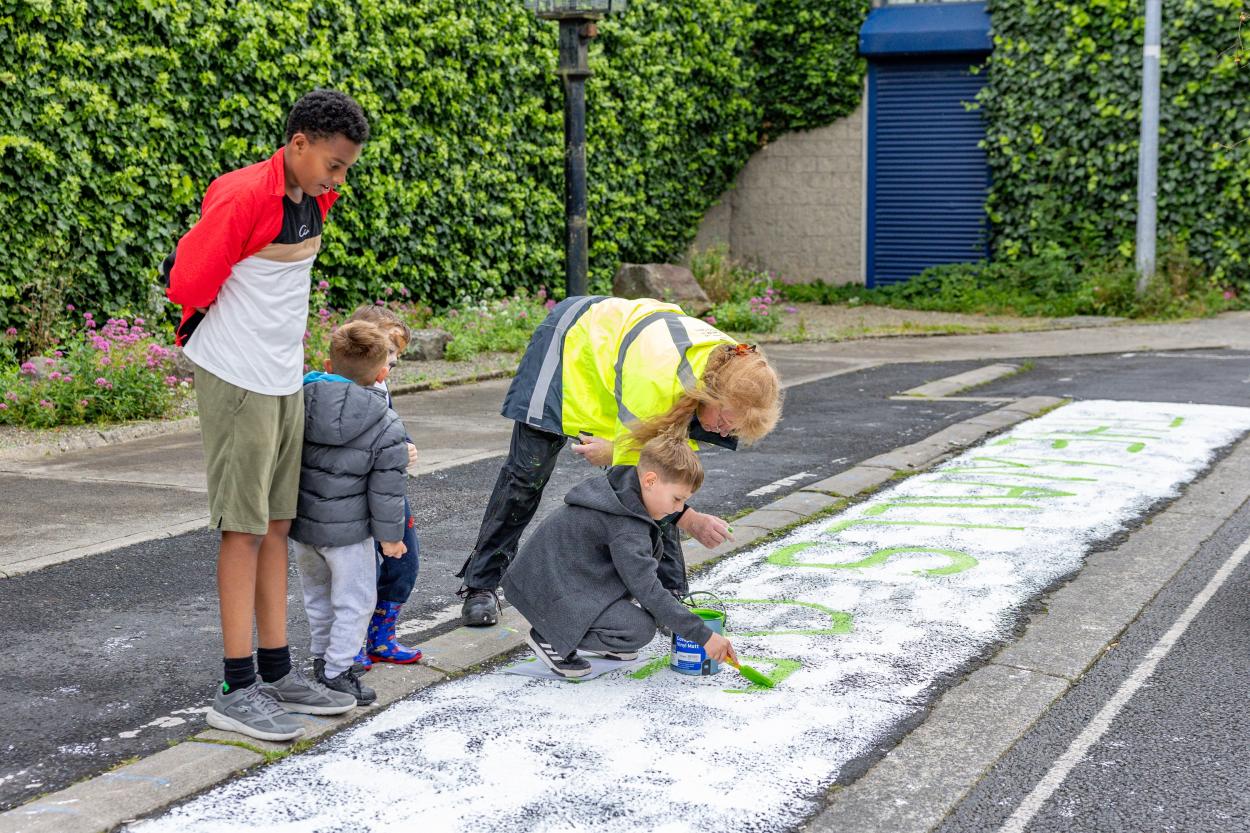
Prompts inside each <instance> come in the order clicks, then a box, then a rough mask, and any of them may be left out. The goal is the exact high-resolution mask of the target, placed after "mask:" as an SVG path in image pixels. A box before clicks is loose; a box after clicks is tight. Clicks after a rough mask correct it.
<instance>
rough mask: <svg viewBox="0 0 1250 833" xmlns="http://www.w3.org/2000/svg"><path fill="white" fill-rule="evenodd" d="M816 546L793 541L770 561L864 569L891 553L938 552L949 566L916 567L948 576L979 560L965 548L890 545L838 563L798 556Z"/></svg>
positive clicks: (924, 572)
mask: <svg viewBox="0 0 1250 833" xmlns="http://www.w3.org/2000/svg"><path fill="white" fill-rule="evenodd" d="M814 546H817V544H816V543H815V542H803V543H799V544H791V545H790V546H788V547H782V548H781V549H780V550H778V551H777V552H775V553H773V555H772V556H770V557H769V559H768V562H769V563H770V564H776V565H777V566H779V567H813V568H818V569H822V570H861V569H865V568H868V567H880V566H881V565H882V564H884V563H885V562H886V561H888V560H889V559H890V558H891V557H893V556H895V555H906V554H910V553H933V554H936V555H945V556H948V557H949V558H950V559H951V563H950V565H949V566H946V567H937V568H934V569H932V570H916V571H915V574H916V575H918V576H949V575H954V574H955V573H962V572H963V571H964V570H970V569H972V568H973V567H975V566H977V560H976V559H975V558H973V557H972V556H970V555H968V554H967V553H965V552H960V551H959V550H948V549H941V548H935V547H890V548H887V549H881V550H877V551H876V552H874V553H872V554H871V555H869V556H868V557H867V558H862V559H860V560H859V561H846V562H842V563H838V564H819V563H815V562H808V561H799V560H798V559H797V558H795V556H796V555H798V554H799V553H800V552H802V551H803V550H806V549H809V548H811V547H814Z"/></svg>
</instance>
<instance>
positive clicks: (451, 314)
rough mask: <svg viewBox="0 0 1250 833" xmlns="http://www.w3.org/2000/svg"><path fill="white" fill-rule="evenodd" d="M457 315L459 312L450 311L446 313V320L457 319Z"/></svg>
mask: <svg viewBox="0 0 1250 833" xmlns="http://www.w3.org/2000/svg"><path fill="white" fill-rule="evenodd" d="M459 315H460V311H459V310H452V311H451V312H449V313H447V317H448V318H457V317H459Z"/></svg>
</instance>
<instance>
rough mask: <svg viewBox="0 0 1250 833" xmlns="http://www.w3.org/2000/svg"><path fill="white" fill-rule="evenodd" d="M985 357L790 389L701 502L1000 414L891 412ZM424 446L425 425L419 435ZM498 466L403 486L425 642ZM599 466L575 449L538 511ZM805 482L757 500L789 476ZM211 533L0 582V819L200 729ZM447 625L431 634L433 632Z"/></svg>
mask: <svg viewBox="0 0 1250 833" xmlns="http://www.w3.org/2000/svg"><path fill="white" fill-rule="evenodd" d="M975 366H977V363H966V362H965V363H946V364H913V365H893V366H885V367H881V368H877V369H875V370H869V371H862V372H858V373H854V374H848V375H843V376H837V377H833V378H831V379H827V380H824V381H820V382H813V383H809V384H806V385H800V386H797V387H794V388H791V389H789V390H788V391H787V399H786V404H785V418H784V419H783V421H782V423H781V424H780V426H779V427H778V429H777V430H776V431H774V432H773V434H772V435H771V436H769V437H768V438H767V439H765V440H764V441H763V442H761V443H760V444H759V445H757V446H755V447H753V448H749V449H744V450H742V451H739V452H728V451H713V452H708V453H706V454H704V455H703V460H704V464H705V466H706V468H707V469H708V473H709V476H708V480H707V484H706V485H705V487H704V488H703V490H702V491H701V492H700V494H699V495H698V496H697V499H696V500H694V501H692V504H693V505H695V506H696V507H698V508H699V509H700V510H702V511H712V512H715V513H718V514H722V515H731V514H734V513H736V512H740V511H742V510H744V509H749V508H752V507H755V506H759V505H762V504H764V503H768V502H770V501H772V500H775V499H776V498H778V497H780V496H782V495H783V494H785V493H786V492H787V491H789V490H792V489H794V488H796V487H797V486H798V485H801V484H802V483H803V482H810V481H815V480H817V479H821V478H824V477H828V476H830V475H832V474H834V473H836V472H838V471H841V470H843V469H845V468H847V467H849V466H851V465H854V464H855V463H856V462H858V461H860V460H863V459H865V458H867V457H870V456H873V455H875V454H879V453H882V452H885V451H888V450H890V449H892V448H895V447H897V446H899V445H904V444H907V443H910V442H914V441H916V440H918V439H920V438H922V437H924V436H927V435H929V434H931V433H933V432H935V431H938V430H940V429H941V428H942V427H944V426H946V425H949V424H951V423H953V422H957V421H959V420H963V419H967V418H969V417H971V416H973V415H975V414H977V413H982V412H984V411H986V410H989V409H991V408H992V407H994V406H993V405H990V404H984V403H976V402H934V403H927V402H921V401H917V402H895V401H891V400H889V396H891V395H892V394H895V393H897V392H899V391H902V390H906V389H908V388H911V387H914V386H916V385H919V384H923V383H924V382H927V381H931V380H934V379H938V378H942V377H945V376H949V375H952V374H955V373H960V372H963V371H965V370H968V369H970V368H971V367H975ZM409 428H410V430H411V433H412V435H413V437H414V439H416V441H417V442H418V444H419V443H420V426H419V425H410V426H409ZM500 462H501V459H500V458H496V459H487V460H482V461H479V462H476V463H471V464H468V465H464V466H459V467H456V468H451V469H445V470H442V471H439V472H435V473H434V474H431V475H426V476H423V477H418V478H413V479H412V480H410V482H409V495H410V498H411V502H412V506H413V511H414V515H415V518H416V525H417V530H418V534H419V537H420V542H421V558H422V566H421V575H420V577H419V578H418V582H417V589H416V591H415V593H414V595H413V598H412V600H411V602H410V603H409V605H408V606H407V607H406V608H405V611H404V616H403V617H402V620H401V627H406V628H408V629H411V630H413V631H414V632H413V633H412V634H411V636H410V637H408V641H409V642H410V643H412V644H418V645H419V644H420V641H421V638H422V636H423V635H428V634H429V633H431V632H432V631H431V630H430V629H428V628H424V633H423V626H424V625H436V624H437V623H438V622H444V621H446V619H447V617H448V615H449V613H450V612H451V611H449V610H448V608H449V607H451V608H453V609H455V608H456V607H457V606H458V602H457V601H456V600H455V598H454V595H453V594H454V592H455V590H456V589H457V587H458V585H459V582H458V580H457V579H455V578H454V577H453V573H454V572H455V571H456V570H457V569H458V568H459V566H460V564H461V562H462V561H463V559H464V558H465V556H466V555H467V554H468V552H469V549H470V548H471V547H472V545H473V541H474V539H475V537H476V533H477V525H478V523H479V521H480V520H481V512H482V510H483V508H484V507H485V505H486V499H487V496H488V495H489V492H490V488H491V486H492V485H493V484H494V480H495V477H496V475H497V473H498V469H499V464H500ZM593 473H594V470H593V469H590V468H587V467H586V465H585V464H584V463H583V462H581V461H580V459H577V458H576V457H575V455H573V454H572V453H571V452H565V454H564V455H563V457H562V459H561V462H560V464H559V466H558V467H557V470H556V472H555V474H554V475H553V477H552V479H551V482H550V484H549V486H548V489H547V494H546V497H545V498H544V504H543V507H542V509H541V510H540V511H541V512H545V511H548V510H549V509H550V508H551V507H552V506H553V505H555V504H556V503H557V502H558V501H560V500H561V499H562V497H563V495H564V494H565V492H566V491H567V490H568V488H569V487H570V486H571V485H573V484H574V483H576V482H578V481H580V480H582V479H584V478H586V477H588V476H591V475H592V474H593ZM799 473H805V476H803V477H802V478H800V479H798V480H797V481H795V482H794V484H793V485H790V486H788V487H785V488H781V489H779V490H778V491H776V492H772V493H768V494H760V495H756V496H753V497H752V496H748V493H749V492H752V491H754V490H756V489H759V488H761V487H766V486H768V485H769V484H772V483H774V482H775V481H777V480H780V479H782V478H788V477H792V476H794V475H797V474H799ZM216 552H217V543H216V536H215V534H214V533H211V532H208V531H202V532H194V533H189V534H186V535H182V536H179V537H176V538H167V539H161V540H155V541H149V542H146V543H143V544H138V545H135V546H130V547H126V548H124V549H119V550H114V551H112V552H107V553H101V554H98V555H93V556H90V557H87V558H83V559H79V560H76V561H70V562H66V563H63V564H59V565H55V566H52V567H48V568H46V569H43V570H40V571H37V572H34V573H29V574H25V575H19V576H16V577H13V578H8V579H4V580H2V581H0V602H2V603H0V635H2V638H3V640H4V644H5V646H6V647H5V652H4V657H5V660H4V667H5V671H6V673H4V674H3V675H0V700H2V701H3V702H4V703H6V704H8V707H7V708H5V709H3V710H0V751H2V752H3V762H2V763H0V809H7V808H9V807H12V806H15V805H17V804H21V803H24V802H25V801H28V800H30V799H31V798H34V797H35V796H37V795H40V794H42V793H46V792H49V791H53V790H56V789H60V788H62V787H64V786H67V785H68V784H70V783H73V782H74V781H77V780H79V779H81V778H84V777H88V776H90V775H94V774H96V773H99V772H101V771H103V770H105V769H108V768H109V767H111V766H113V765H115V764H116V763H117V762H119V761H122V760H125V759H127V758H129V757H131V756H135V755H145V754H150V753H152V752H155V751H158V750H160V749H163V748H165V747H166V746H167V745H168V744H169V743H170V742H174V741H177V740H180V739H182V738H185V737H188V736H190V735H192V734H195V733H196V732H198V731H200V730H201V729H202V728H203V716H202V714H201V712H202V710H203V709H204V708H205V707H206V705H207V703H208V702H209V698H210V696H211V694H212V689H213V685H214V682H215V681H216V680H217V679H218V678H219V675H220V673H221V665H220V656H221V654H220V651H221V647H220V636H219V626H218V619H217V602H216V590H215V577H214V569H215V567H214V564H215V559H216ZM291 589H292V595H291V597H290V604H289V611H290V640H291V645H292V646H293V648H294V650H295V654H296V657H297V658H299V657H300V656H301V655H302V654H303V646H305V645H306V642H307V625H306V622H305V620H304V617H303V613H302V610H301V605H300V601H299V599H298V583H297V580H296V579H295V578H294V576H292V583H291ZM435 630H437V628H435Z"/></svg>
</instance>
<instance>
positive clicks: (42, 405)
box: [39, 399, 56, 408]
mask: <svg viewBox="0 0 1250 833" xmlns="http://www.w3.org/2000/svg"><path fill="white" fill-rule="evenodd" d="M39 407H40V408H55V407H56V406H55V405H53V404H52V403H51V402H49V401H48V400H46V399H40V400H39Z"/></svg>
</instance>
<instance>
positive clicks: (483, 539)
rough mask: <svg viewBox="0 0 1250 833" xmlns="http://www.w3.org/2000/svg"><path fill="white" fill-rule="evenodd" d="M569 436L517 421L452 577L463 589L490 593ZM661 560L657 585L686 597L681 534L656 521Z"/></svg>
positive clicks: (532, 516)
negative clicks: (473, 536) (469, 548)
mask: <svg viewBox="0 0 1250 833" xmlns="http://www.w3.org/2000/svg"><path fill="white" fill-rule="evenodd" d="M566 442H568V437H564V436H561V435H560V434H552V433H549V432H547V431H543V430H540V429H538V428H534V427H533V426H530V425H526V424H524V423H521V422H514V423H513V426H512V442H511V443H510V444H509V446H508V458H507V459H506V460H505V461H504V464H503V468H501V469H500V470H499V477H498V478H497V479H496V480H495V488H494V490H493V491H492V492H491V494H490V500H489V501H488V502H487V504H486V514H485V515H484V516H483V518H482V526H481V529H480V530H479V531H478V534H477V544H475V545H474V547H473V552H472V554H470V555H469V557H468V558H467V559H466V560H465V562H464V566H463V567H461V568H460V572H458V573H456V575H457V576H458V577H460V578H462V579H464V586H465V587H468V588H471V589H474V590H494V589H495V588H496V587H498V586H499V580H500V579H501V578H502V577H503V571H504V570H505V569H507V567H508V563H509V562H510V561H512V559H513V558H515V557H516V552H517V545H518V544H519V543H520V541H521V533H523V532H525V527H526V526H528V525H529V522H530V521H531V520H533V518H534V513H535V512H537V511H538V503H539V501H541V500H542V496H543V489H544V488H546V486H547V481H548V480H550V479H551V472H552V471H553V470H554V469H555V467H556V460H557V458H558V457H559V456H560V450H561V449H563V448H564V444H565V443H566ZM660 528H661V530H662V532H663V535H664V558H663V559H661V561H660V568H659V576H660V583H661V584H663V585H664V587H666V588H668V589H669V590H675V591H678V592H680V593H682V594H685V593H686V592H688V590H689V585H688V584H687V583H686V560H685V558H684V556H683V555H682V552H681V533H680V532H679V531H678V529H677V526H676V525H675V524H674V523H661V524H660Z"/></svg>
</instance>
